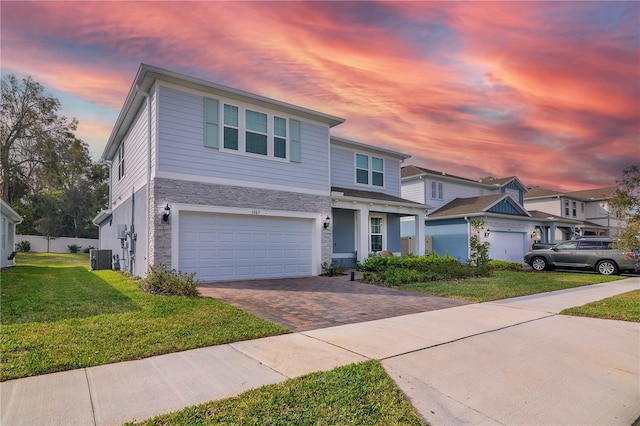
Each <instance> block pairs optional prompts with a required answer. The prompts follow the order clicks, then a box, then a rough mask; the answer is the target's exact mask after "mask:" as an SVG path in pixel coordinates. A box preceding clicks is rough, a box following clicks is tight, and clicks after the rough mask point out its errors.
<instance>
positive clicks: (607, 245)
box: [603, 241, 613, 250]
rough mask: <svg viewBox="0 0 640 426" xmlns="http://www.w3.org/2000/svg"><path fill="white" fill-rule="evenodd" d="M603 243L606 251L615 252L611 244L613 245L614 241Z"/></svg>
mask: <svg viewBox="0 0 640 426" xmlns="http://www.w3.org/2000/svg"><path fill="white" fill-rule="evenodd" d="M603 243H604V249H605V250H613V247H611V244H613V241H603Z"/></svg>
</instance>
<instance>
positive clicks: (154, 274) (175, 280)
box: [140, 263, 200, 296]
mask: <svg viewBox="0 0 640 426" xmlns="http://www.w3.org/2000/svg"><path fill="white" fill-rule="evenodd" d="M195 275H196V274H195V272H192V273H190V274H187V273H184V272H181V271H176V270H175V269H168V268H167V266H166V265H165V264H164V263H161V264H159V265H152V266H150V267H149V272H148V273H147V276H146V277H145V278H144V279H143V280H142V281H140V288H141V289H142V290H143V291H146V292H147V293H151V294H159V295H163V296H197V295H198V290H197V289H196V286H197V285H198V284H199V283H200V281H199V280H196V279H194V277H195Z"/></svg>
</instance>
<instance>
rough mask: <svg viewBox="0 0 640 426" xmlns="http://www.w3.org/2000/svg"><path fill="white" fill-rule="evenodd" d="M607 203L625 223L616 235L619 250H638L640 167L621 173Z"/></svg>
mask: <svg viewBox="0 0 640 426" xmlns="http://www.w3.org/2000/svg"><path fill="white" fill-rule="evenodd" d="M609 203H610V205H611V207H612V208H613V209H614V210H616V211H617V212H618V216H619V217H620V219H623V220H624V221H625V222H626V223H625V225H624V226H623V227H621V228H620V229H618V232H617V235H616V237H617V238H618V239H619V245H620V246H621V248H640V239H639V237H640V167H639V166H638V165H637V164H634V165H631V166H629V167H627V168H626V169H624V170H623V171H622V179H621V180H620V181H618V189H616V191H615V192H614V193H613V196H612V197H611V200H610V201H609Z"/></svg>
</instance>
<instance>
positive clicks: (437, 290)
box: [396, 271, 624, 303]
mask: <svg viewBox="0 0 640 426" xmlns="http://www.w3.org/2000/svg"><path fill="white" fill-rule="evenodd" d="M620 279H624V277H619V276H611V275H609V276H606V275H599V274H585V273H571V272H533V271H495V272H494V274H493V276H491V277H486V278H469V279H465V280H454V281H433V282H426V283H416V284H407V285H402V286H398V287H396V288H399V289H402V290H408V291H414V292H417V293H425V294H433V295H436V296H442V297H449V298H452V299H459V300H465V301H467V302H476V303H480V302H489V301H491V300H499V299H507V298H509V297H517V296H526V295H529V294H536V293H544V292H548V291H555V290H563V289H566V288H573V287H580V286H584V285H590V284H597V283H605V282H610V281H615V280H620Z"/></svg>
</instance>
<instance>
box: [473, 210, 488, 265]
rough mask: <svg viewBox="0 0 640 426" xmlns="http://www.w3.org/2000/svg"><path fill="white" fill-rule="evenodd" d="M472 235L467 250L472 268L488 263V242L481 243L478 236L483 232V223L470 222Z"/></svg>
mask: <svg viewBox="0 0 640 426" xmlns="http://www.w3.org/2000/svg"><path fill="white" fill-rule="evenodd" d="M471 230H472V235H471V238H470V239H469V248H470V250H471V253H470V258H469V264H470V265H474V266H484V265H486V264H487V263H489V246H490V243H489V241H485V242H481V241H480V234H481V233H482V231H483V230H484V221H483V220H482V219H479V220H472V221H471Z"/></svg>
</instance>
